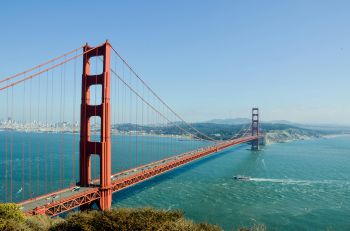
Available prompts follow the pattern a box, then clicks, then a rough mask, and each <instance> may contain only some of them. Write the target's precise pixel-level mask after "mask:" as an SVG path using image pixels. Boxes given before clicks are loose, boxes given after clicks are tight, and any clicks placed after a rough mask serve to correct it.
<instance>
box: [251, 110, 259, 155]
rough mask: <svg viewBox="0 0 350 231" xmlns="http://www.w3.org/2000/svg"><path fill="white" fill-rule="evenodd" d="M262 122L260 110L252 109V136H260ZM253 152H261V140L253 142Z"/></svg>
mask: <svg viewBox="0 0 350 231" xmlns="http://www.w3.org/2000/svg"><path fill="white" fill-rule="evenodd" d="M259 129H260V122H259V108H256V107H255V108H253V109H252V136H259ZM252 150H254V151H256V150H259V139H256V140H253V141H252Z"/></svg>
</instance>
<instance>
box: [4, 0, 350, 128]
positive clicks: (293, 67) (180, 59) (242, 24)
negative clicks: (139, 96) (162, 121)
mask: <svg viewBox="0 0 350 231" xmlns="http://www.w3.org/2000/svg"><path fill="white" fill-rule="evenodd" d="M0 4H1V5H0V6H1V7H0V35H1V36H0V50H1V53H2V55H1V56H0V79H2V78H4V77H7V76H9V75H11V74H14V73H17V72H20V71H23V70H25V69H26V68H29V67H32V66H34V65H36V64H39V63H41V62H43V61H45V60H47V59H49V58H52V57H54V56H57V55H60V54H62V53H64V52H66V51H69V50H71V49H74V48H76V47H78V46H80V45H83V44H84V43H86V42H88V43H89V44H91V45H97V44H100V43H102V42H103V41H105V40H106V39H109V41H110V42H111V44H112V45H113V46H114V47H115V48H116V49H117V50H118V51H119V52H120V53H121V54H122V55H123V56H124V57H125V58H126V59H127V60H128V62H129V63H130V64H131V65H132V66H133V67H134V68H135V69H136V70H137V72H138V73H140V74H141V76H142V78H143V79H144V80H145V81H146V82H147V83H148V84H149V85H150V86H151V87H152V88H153V89H154V91H155V92H157V93H158V94H159V95H160V96H161V97H162V98H163V99H164V101H165V102H167V103H168V104H169V105H170V106H171V107H172V108H173V109H174V110H175V111H176V112H178V113H179V114H180V115H182V117H183V118H185V119H186V120H187V121H206V120H210V119H214V118H234V117H249V116H250V111H251V108H252V107H253V106H257V107H259V108H260V112H261V118H262V119H263V120H265V121H267V120H289V121H294V122H301V123H331V124H347V125H350V121H349V119H350V105H349V99H350V90H349V88H350V27H349V25H350V14H349V9H350V1H338V0H329V1H324V0H308V1H304V0H290V1H288V0H285V1H277V0H275V1H269V0H264V1H260V0H256V1H254V0H248V1H245V0H244V1H243V0H242V1H238V0H235V1H234V0H228V1H225V0H218V1H203V0H202V1H199V0H192V1H189V0H178V1H164V0H149V1H136V0H135V1H133V0H131V1H87V0H85V1H79V0H76V1H64V0H61V1H16V0H13V1H2V2H1V3H0Z"/></svg>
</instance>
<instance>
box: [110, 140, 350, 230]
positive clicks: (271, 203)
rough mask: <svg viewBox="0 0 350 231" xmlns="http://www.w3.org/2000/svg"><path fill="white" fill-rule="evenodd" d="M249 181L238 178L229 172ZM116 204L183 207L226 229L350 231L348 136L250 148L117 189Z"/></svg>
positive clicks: (195, 216) (196, 217)
mask: <svg viewBox="0 0 350 231" xmlns="http://www.w3.org/2000/svg"><path fill="white" fill-rule="evenodd" d="M238 174H240V175H247V176H251V177H252V179H251V181H235V180H233V176H234V175H238ZM113 206H115V207H143V206H152V207H157V208H163V209H181V210H183V211H184V212H185V215H186V217H188V218H190V219H193V220H195V221H201V222H209V223H214V224H218V225H220V226H221V227H223V228H224V229H225V230H236V229H237V228H238V227H242V226H252V225H254V224H264V225H266V227H267V228H268V230H350V136H343V137H337V138H330V139H314V140H307V141H295V142H290V143H281V144H273V145H269V146H266V147H264V148H263V150H261V151H259V152H252V151H250V150H249V146H247V145H242V146H240V147H237V148H231V149H228V150H226V151H223V152H221V153H220V154H217V155H215V156H212V157H208V158H206V159H202V160H199V161H197V162H195V163H193V164H190V165H187V166H185V167H182V168H181V169H177V170H175V171H173V172H170V173H167V174H165V175H162V176H159V177H157V178H155V179H152V180H150V181H148V182H146V183H143V184H141V185H138V186H135V187H133V188H130V189H127V190H125V191H122V192H119V193H117V194H116V195H114V197H113Z"/></svg>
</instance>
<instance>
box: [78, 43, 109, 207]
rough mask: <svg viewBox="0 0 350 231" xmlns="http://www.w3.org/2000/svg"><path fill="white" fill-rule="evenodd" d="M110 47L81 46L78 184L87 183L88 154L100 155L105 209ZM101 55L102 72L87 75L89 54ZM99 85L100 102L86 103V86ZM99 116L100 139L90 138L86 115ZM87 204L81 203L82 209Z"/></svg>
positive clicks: (101, 194) (101, 201)
mask: <svg viewBox="0 0 350 231" xmlns="http://www.w3.org/2000/svg"><path fill="white" fill-rule="evenodd" d="M110 50H111V46H110V44H109V43H108V41H106V43H104V44H103V45H101V46H99V47H96V48H92V47H90V46H88V45H87V44H86V45H85V46H84V57H83V75H82V95H81V117H80V183H79V184H80V186H83V187H89V186H90V183H91V180H92V179H91V155H98V156H99V158H100V189H99V191H100V201H99V207H100V208H101V209H102V210H106V209H109V208H110V207H111V204H112V192H111V189H110V188H111V141H110V136H111V135H110V133H111V115H110V114H111V109H110ZM97 56H102V57H103V72H102V73H101V74H96V75H90V61H89V60H90V58H91V57H97ZM93 85H102V87H101V88H102V92H101V95H102V102H101V104H100V105H91V104H90V87H91V86H93ZM93 116H98V117H100V118H101V127H100V131H101V134H100V141H91V139H90V118H91V117H93ZM89 207H91V205H86V206H82V207H81V208H82V209H86V208H89Z"/></svg>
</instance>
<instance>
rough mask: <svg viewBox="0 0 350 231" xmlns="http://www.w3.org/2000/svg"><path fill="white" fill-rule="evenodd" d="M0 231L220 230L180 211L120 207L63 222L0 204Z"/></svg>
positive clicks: (90, 212) (69, 217)
mask: <svg viewBox="0 0 350 231" xmlns="http://www.w3.org/2000/svg"><path fill="white" fill-rule="evenodd" d="M0 230H1V231H2V230H4V231H5V230H6V231H12V230H36V231H65V230H67V231H68V230H81V231H93V230H159V231H161V230H164V231H165V230H173V231H177V230H188V231H190V230H194V231H200V230H204V231H205V230H207V231H217V230H221V228H220V227H218V226H216V225H210V224H206V223H195V222H193V221H191V220H187V219H185V218H184V214H183V213H182V212H181V211H165V210H156V209H152V208H139V209H130V208H120V209H111V210H108V211H105V212H100V211H94V210H93V211H87V212H74V213H70V214H69V215H68V216H67V217H66V218H65V219H62V218H49V217H47V216H43V215H38V216H29V217H26V216H25V215H24V214H23V213H22V212H21V211H20V209H19V208H18V206H17V205H15V204H0Z"/></svg>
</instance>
